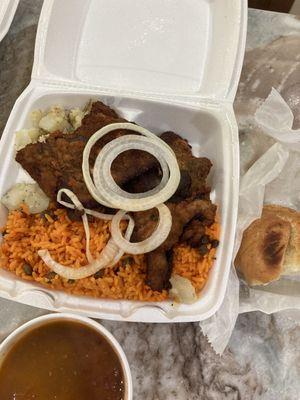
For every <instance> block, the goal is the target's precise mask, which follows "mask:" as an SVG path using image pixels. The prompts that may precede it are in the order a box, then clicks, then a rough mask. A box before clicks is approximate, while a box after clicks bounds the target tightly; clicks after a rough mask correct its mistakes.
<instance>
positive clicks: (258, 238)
mask: <svg viewBox="0 0 300 400" xmlns="http://www.w3.org/2000/svg"><path fill="white" fill-rule="evenodd" d="M235 266H236V268H237V270H238V271H240V272H241V273H242V274H243V276H244V278H245V280H246V282H247V283H248V284H249V285H263V284H266V283H269V282H272V281H275V280H277V279H279V278H280V276H282V275H292V274H298V273H300V213H299V212H297V211H295V210H292V209H290V208H287V207H281V206H277V205H266V206H264V208H263V212H262V216H261V218H260V219H257V220H255V221H254V222H252V224H251V225H250V226H249V227H248V228H247V229H246V230H245V232H244V235H243V239H242V243H241V246H240V249H239V251H238V254H237V256H236V259H235Z"/></svg>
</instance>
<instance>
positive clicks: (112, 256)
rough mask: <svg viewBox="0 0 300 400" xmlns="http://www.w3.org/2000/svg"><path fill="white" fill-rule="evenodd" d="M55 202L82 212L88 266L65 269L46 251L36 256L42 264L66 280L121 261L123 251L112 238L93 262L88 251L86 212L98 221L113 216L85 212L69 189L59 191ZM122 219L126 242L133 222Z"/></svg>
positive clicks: (88, 236)
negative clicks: (64, 199) (69, 201)
mask: <svg viewBox="0 0 300 400" xmlns="http://www.w3.org/2000/svg"><path fill="white" fill-rule="evenodd" d="M63 193H64V194H65V195H67V196H68V197H69V199H70V200H71V201H72V203H73V204H71V203H68V202H66V201H63V200H62V194H63ZM57 202H58V203H60V204H62V205H64V206H65V207H68V208H71V209H75V208H76V209H78V210H82V211H83V212H84V214H83V215H82V220H83V225H84V230H85V234H86V256H87V259H88V261H89V264H88V265H85V266H83V267H80V268H72V267H66V266H64V265H62V264H60V263H58V262H56V261H55V260H53V258H52V257H51V255H50V253H49V251H48V250H46V249H43V250H39V251H38V255H39V256H40V257H41V258H42V260H43V261H44V263H45V264H46V265H47V266H48V267H49V268H50V269H51V270H52V271H54V272H56V273H57V274H58V275H60V276H62V277H63V278H66V279H82V278H87V277H88V276H91V275H93V274H95V273H96V272H98V271H100V270H101V269H103V268H107V267H112V266H114V265H115V264H116V263H117V262H118V261H119V260H120V259H121V257H122V256H123V254H124V251H123V250H121V249H120V247H119V246H117V245H116V243H115V241H114V240H113V238H111V239H109V241H108V243H107V244H106V246H105V247H104V249H103V250H102V252H101V254H100V256H99V257H98V258H97V259H95V260H94V259H93V257H92V255H91V254H90V250H89V238H90V230H89V225H88V220H87V215H86V212H87V211H90V212H89V214H91V215H93V216H95V217H96V218H100V219H112V217H113V215H110V214H102V213H98V212H96V211H93V210H86V209H85V208H84V207H83V205H82V204H81V202H80V201H79V199H78V198H77V196H76V195H75V194H74V193H73V192H72V191H71V190H69V189H61V190H60V191H59V192H58V194H57ZM123 219H128V220H129V221H128V225H127V228H126V232H125V238H126V239H127V240H129V239H130V237H131V235H132V232H133V228H134V221H133V219H132V218H130V217H129V216H124V218H123Z"/></svg>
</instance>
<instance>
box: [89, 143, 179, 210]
mask: <svg viewBox="0 0 300 400" xmlns="http://www.w3.org/2000/svg"><path fill="white" fill-rule="evenodd" d="M132 149H136V150H143V151H147V152H148V153H150V154H152V155H153V156H155V157H156V158H157V159H158V161H159V163H160V165H161V168H162V172H163V176H162V180H161V182H160V183H159V184H158V186H156V187H155V188H154V189H151V190H149V191H148V192H144V193H128V192H126V191H124V190H122V189H121V188H120V187H119V186H118V185H117V184H116V183H115V181H114V180H113V177H112V176H111V165H112V162H113V161H114V159H115V158H116V157H117V156H118V155H119V154H120V153H122V152H123V151H127V150H132ZM176 167H178V164H177V160H176V158H174V156H173V154H172V153H171V152H168V151H165V150H164V151H162V149H161V147H160V146H159V144H158V143H157V142H156V141H154V140H153V139H152V138H147V137H143V136H134V135H126V136H123V137H120V138H117V139H115V140H112V141H111V142H109V143H108V144H106V145H105V146H104V147H103V149H102V150H101V152H100V153H99V154H98V157H97V158H96V162H95V165H94V171H93V177H94V183H95V186H96V188H97V189H98V190H99V192H101V195H102V196H103V197H105V199H106V201H108V202H109V203H110V204H113V206H114V208H120V209H123V210H127V211H142V210H149V209H150V208H153V207H156V206H157V205H158V204H161V203H164V202H165V201H166V200H168V199H169V198H170V197H171V196H172V195H173V194H174V192H175V191H176V189H177V187H178V182H179V181H178V176H179V179H180V173H179V175H177V174H176ZM169 171H170V173H169ZM172 171H175V173H173V172H172Z"/></svg>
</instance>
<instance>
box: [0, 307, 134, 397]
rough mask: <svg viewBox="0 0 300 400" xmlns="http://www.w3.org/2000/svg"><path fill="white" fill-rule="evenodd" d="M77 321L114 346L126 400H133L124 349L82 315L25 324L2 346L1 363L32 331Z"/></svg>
mask: <svg viewBox="0 0 300 400" xmlns="http://www.w3.org/2000/svg"><path fill="white" fill-rule="evenodd" d="M61 320H65V321H75V322H79V323H81V324H83V325H87V326H89V327H91V328H93V329H94V330H96V331H97V332H99V334H101V335H102V336H104V337H105V338H106V339H107V340H108V342H109V343H110V344H111V345H112V347H113V348H114V350H115V352H116V353H117V354H118V356H119V359H120V362H121V365H122V368H123V373H124V379H125V382H124V383H125V397H124V400H132V378H131V372H130V368H129V364H128V361H127V358H126V356H125V353H124V351H123V349H122V347H121V346H120V345H119V343H118V342H117V340H116V339H115V338H114V336H113V335H112V334H111V333H110V332H109V331H108V330H107V329H105V328H104V327H103V326H102V325H100V324H99V323H98V322H96V321H93V320H92V319H90V318H86V317H82V316H80V315H76V314H67V313H60V314H47V315H43V316H41V317H37V318H34V319H32V320H30V321H28V322H26V323H25V324H23V325H21V326H20V327H19V328H17V329H16V330H14V331H13V332H12V333H11V334H10V335H9V336H7V338H6V339H5V340H4V341H3V342H2V343H1V344H0V363H1V361H2V360H3V358H4V357H5V356H6V354H7V353H8V352H9V350H10V349H11V348H12V346H13V345H14V344H15V343H17V342H18V340H20V339H21V337H22V336H23V335H24V334H26V333H28V332H30V331H31V330H32V329H34V328H37V327H39V326H42V325H45V324H47V323H49V322H51V321H61Z"/></svg>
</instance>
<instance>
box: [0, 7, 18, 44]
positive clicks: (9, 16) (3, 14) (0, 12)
mask: <svg viewBox="0 0 300 400" xmlns="http://www.w3.org/2000/svg"><path fill="white" fill-rule="evenodd" d="M18 4H19V0H1V1H0V42H1V40H2V39H3V38H4V36H5V35H6V34H7V32H8V30H9V27H10V25H11V23H12V20H13V17H14V15H15V12H16V10H17V7H18Z"/></svg>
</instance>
